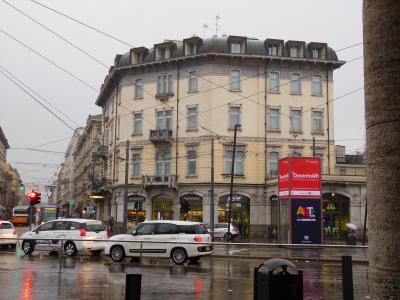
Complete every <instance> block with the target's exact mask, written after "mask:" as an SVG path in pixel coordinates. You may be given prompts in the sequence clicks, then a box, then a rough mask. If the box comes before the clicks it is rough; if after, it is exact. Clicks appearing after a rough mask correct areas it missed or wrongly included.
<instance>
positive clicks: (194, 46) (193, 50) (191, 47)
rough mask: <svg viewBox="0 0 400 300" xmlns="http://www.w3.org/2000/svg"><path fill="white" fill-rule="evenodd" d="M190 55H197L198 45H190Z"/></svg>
mask: <svg viewBox="0 0 400 300" xmlns="http://www.w3.org/2000/svg"><path fill="white" fill-rule="evenodd" d="M189 54H190V55H194V54H197V45H196V44H189Z"/></svg>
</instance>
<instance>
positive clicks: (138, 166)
mask: <svg viewBox="0 0 400 300" xmlns="http://www.w3.org/2000/svg"><path fill="white" fill-rule="evenodd" d="M343 64H344V62H343V61H339V60H338V58H337V55H336V53H335V52H334V51H333V50H332V49H331V48H329V47H328V46H327V44H326V43H305V42H303V41H286V42H285V41H283V40H278V39H266V40H256V39H250V38H247V37H242V36H228V37H213V38H210V39H204V40H203V39H201V38H199V37H196V36H194V37H191V38H187V39H184V40H183V41H164V42H162V43H159V44H155V45H154V47H153V48H152V49H147V48H145V47H137V48H132V49H131V50H130V52H128V53H126V54H124V55H117V56H116V58H115V65H114V67H112V68H111V69H110V71H109V74H108V75H107V76H106V79H105V81H104V84H103V86H102V88H101V92H100V95H99V96H98V98H97V100H96V104H97V105H98V106H100V107H102V109H103V118H104V132H103V135H104V145H105V146H107V147H108V157H107V161H106V163H105V169H104V174H105V177H106V178H107V180H108V181H107V186H104V187H103V191H104V192H107V193H105V195H106V196H107V198H106V200H105V201H104V203H100V204H99V206H100V207H103V210H104V211H106V214H105V216H108V215H112V216H114V218H115V219H116V220H117V221H118V222H122V220H123V190H124V171H125V167H124V166H125V161H124V158H125V144H126V143H125V142H126V141H129V142H130V148H129V151H130V154H129V164H128V166H129V170H128V172H129V202H128V218H129V221H135V220H137V219H144V218H146V219H190V220H196V221H202V222H205V223H208V222H209V220H210V199H211V187H210V167H211V141H212V139H214V141H215V147H214V149H215V150H214V157H215V193H214V196H215V204H214V205H215V207H214V211H215V215H214V220H215V222H224V221H226V220H227V208H228V203H229V200H228V195H229V183H230V173H231V162H232V154H233V153H232V152H233V151H232V149H233V147H232V146H233V134H234V128H235V125H236V124H240V125H241V127H240V130H238V132H237V147H236V152H235V156H236V157H235V178H234V184H235V186H234V194H235V195H236V196H235V197H234V199H233V203H232V217H233V220H234V222H235V223H237V224H238V225H240V230H241V232H242V234H244V235H248V234H250V233H251V234H253V235H257V234H259V235H262V234H265V232H266V229H267V227H268V226H271V225H274V224H276V222H277V220H278V219H279V218H278V214H279V205H277V203H278V201H276V195H277V179H276V175H277V168H278V160H279V159H280V158H283V157H286V156H289V155H291V156H297V155H302V156H311V155H312V154H313V146H312V145H313V143H312V142H313V138H315V142H316V143H315V144H316V146H315V149H314V150H315V153H316V156H318V157H320V158H321V161H322V165H323V168H322V172H323V174H324V176H323V192H324V198H326V200H324V205H325V203H326V205H327V204H328V203H330V201H332V199H331V198H330V197H331V196H332V195H336V197H338V196H337V195H341V196H343V197H344V198H343V199H341V200H340V202H341V203H342V202H346V203H347V216H348V219H349V220H350V221H356V224H358V223H357V222H358V220H359V219H358V217H357V216H359V215H360V214H361V212H360V213H359V211H358V209H360V210H362V209H363V207H362V203H365V176H359V175H357V176H341V175H340V174H337V173H336V169H337V165H336V153H335V144H334V124H333V120H334V118H333V112H334V110H333V102H332V101H330V100H331V99H333V71H334V70H335V69H337V68H339V67H341V66H342V65H343ZM352 180H353V181H352ZM329 195H331V196H329ZM183 200H186V201H188V203H189V206H190V209H189V212H188V213H185V214H184V215H182V214H181V212H180V203H181V201H183ZM333 200H335V199H333ZM363 201H364V202H363ZM360 203H361V204H360ZM357 206H358V207H357ZM329 207H332V206H331V205H330V206H329ZM356 215H357V216H356ZM330 216H331V215H330ZM338 216H340V221H339V226H340V227H343V226H344V225H343V224H341V223H342V220H344V219H343V212H342V211H338V212H337V214H336V215H335V216H333V217H332V218H333V221H332V222H333V223H332V226H337V224H338V221H337V219H338ZM335 220H336V221H335ZM342 225H343V226H342Z"/></svg>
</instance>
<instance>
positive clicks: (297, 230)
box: [278, 157, 322, 244]
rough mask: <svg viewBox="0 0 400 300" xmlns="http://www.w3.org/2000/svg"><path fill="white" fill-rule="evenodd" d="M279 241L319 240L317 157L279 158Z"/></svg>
mask: <svg viewBox="0 0 400 300" xmlns="http://www.w3.org/2000/svg"><path fill="white" fill-rule="evenodd" d="M278 173H279V178H278V187H279V202H280V206H281V209H280V211H281V214H280V218H281V219H282V221H281V222H280V227H281V228H280V229H281V230H283V232H282V233H281V235H282V239H281V240H280V241H281V242H285V241H287V242H288V243H292V244H321V243H322V212H321V195H322V193H321V161H320V159H319V158H317V157H288V158H283V159H281V160H279V170H278Z"/></svg>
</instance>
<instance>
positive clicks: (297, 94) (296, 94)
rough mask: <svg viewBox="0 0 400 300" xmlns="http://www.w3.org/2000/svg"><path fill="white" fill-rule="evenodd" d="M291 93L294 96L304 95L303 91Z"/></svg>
mask: <svg viewBox="0 0 400 300" xmlns="http://www.w3.org/2000/svg"><path fill="white" fill-rule="evenodd" d="M290 95H293V96H302V95H303V94H302V93H301V92H299V93H294V92H290Z"/></svg>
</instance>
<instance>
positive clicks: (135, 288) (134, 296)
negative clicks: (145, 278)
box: [125, 268, 142, 300]
mask: <svg viewBox="0 0 400 300" xmlns="http://www.w3.org/2000/svg"><path fill="white" fill-rule="evenodd" d="M141 286H142V270H141V269H140V268H127V269H126V280H125V300H140V292H141Z"/></svg>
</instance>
